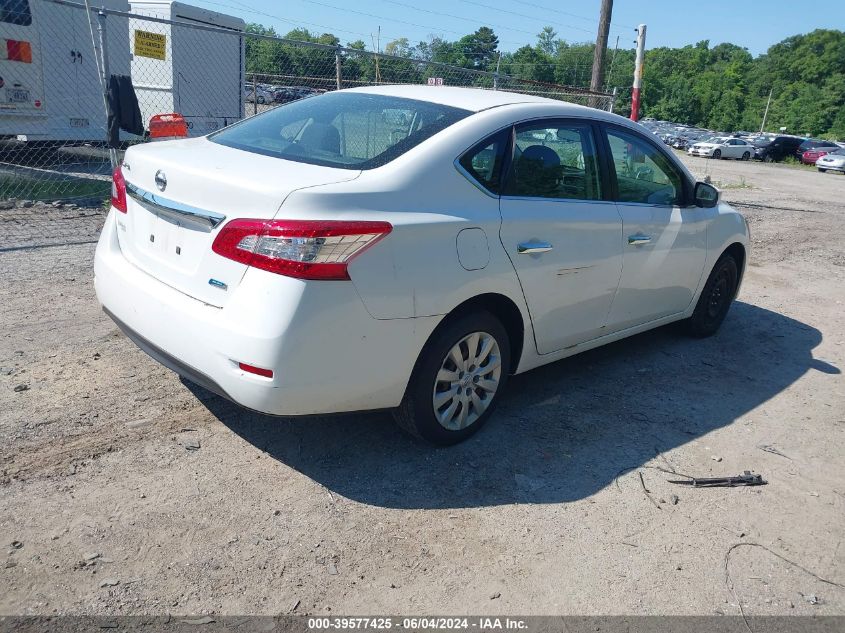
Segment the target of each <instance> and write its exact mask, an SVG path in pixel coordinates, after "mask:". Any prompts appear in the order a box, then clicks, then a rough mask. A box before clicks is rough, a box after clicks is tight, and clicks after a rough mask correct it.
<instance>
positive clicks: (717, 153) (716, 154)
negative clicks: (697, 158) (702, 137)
mask: <svg viewBox="0 0 845 633" xmlns="http://www.w3.org/2000/svg"><path fill="white" fill-rule="evenodd" d="M713 158H715V159H716V160H719V159H720V158H722V150H720V149H716V150H713Z"/></svg>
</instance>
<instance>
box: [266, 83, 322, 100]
mask: <svg viewBox="0 0 845 633" xmlns="http://www.w3.org/2000/svg"><path fill="white" fill-rule="evenodd" d="M316 94H318V90H317V89H316V88H309V87H308V86H281V87H279V88H278V89H277V90H275V91H274V93H273V99H274V101H276V103H289V102H291V101H296V100H297V99H304V98H305V97H313V96H314V95H316Z"/></svg>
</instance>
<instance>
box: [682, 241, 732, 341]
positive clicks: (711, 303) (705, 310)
mask: <svg viewBox="0 0 845 633" xmlns="http://www.w3.org/2000/svg"><path fill="white" fill-rule="evenodd" d="M738 279H739V268H738V267H737V264H736V260H735V259H734V258H733V256H732V255H729V254H728V253H725V254H724V255H722V256H721V257H720V258H719V261H717V262H716V265H715V266H714V267H713V271H712V272H711V273H710V276H709V277H708V278H707V283H706V284H704V289H703V290H702V291H701V296H700V297H699V298H698V303H697V304H696V305H695V311H694V312H693V313H692V316H691V317H690V318H689V319H688V321H687V328H688V330H689V333H690V334H691V335H692V336H696V337H701V338H703V337H705V336H711V335H713V334H715V333H716V332H717V331H718V329H719V326H721V325H722V321H724V320H725V316H726V315H727V314H728V310H729V309H730V307H731V303H733V300H734V295H735V294H736V285H737V281H738Z"/></svg>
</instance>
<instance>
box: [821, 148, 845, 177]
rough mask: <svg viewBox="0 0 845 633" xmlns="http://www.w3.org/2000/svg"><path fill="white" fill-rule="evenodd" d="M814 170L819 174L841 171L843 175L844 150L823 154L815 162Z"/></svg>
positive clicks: (844, 169)
mask: <svg viewBox="0 0 845 633" xmlns="http://www.w3.org/2000/svg"><path fill="white" fill-rule="evenodd" d="M816 169H818V170H819V171H820V172H826V171H841V172H842V173H843V174H845V149H838V150H836V151H835V152H830V153H829V154H825V155H824V156H822V157H821V158H819V159H818V160H817V161H816Z"/></svg>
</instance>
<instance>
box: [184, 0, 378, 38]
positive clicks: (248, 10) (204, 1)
mask: <svg viewBox="0 0 845 633" xmlns="http://www.w3.org/2000/svg"><path fill="white" fill-rule="evenodd" d="M199 1H200V2H201V3H202V4H210V5H214V6H216V7H223V8H224V9H232V10H234V11H243V12H245V13H251V14H253V15H260V16H263V17H265V18H271V19H273V20H277V21H279V22H284V23H285V24H290V25H292V26H295V27H298V28H299V27H302V26H303V25H305V26H311V27H316V28H319V29H325V30H326V31H327V32H333V31H337V32H340V33H348V34H349V35H358V36H360V37H369V34H367V33H359V32H358V31H349V30H347V29H339V28H335V27H332V26H326V25H325V24H316V23H314V22H306V21H303V20H299V21H296V20H290V19H288V18H283V17H280V16H278V15H272V14H270V13H266V12H264V11H259V10H257V9H252V8H250V7H248V6H247V5H245V4H243V3H242V2H238V0H232V2H235V3H237V4H238V5H239V6H237V7H236V6H232V5H231V4H226V3H224V2H212V0H199ZM280 37H282V36H281V35H280Z"/></svg>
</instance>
